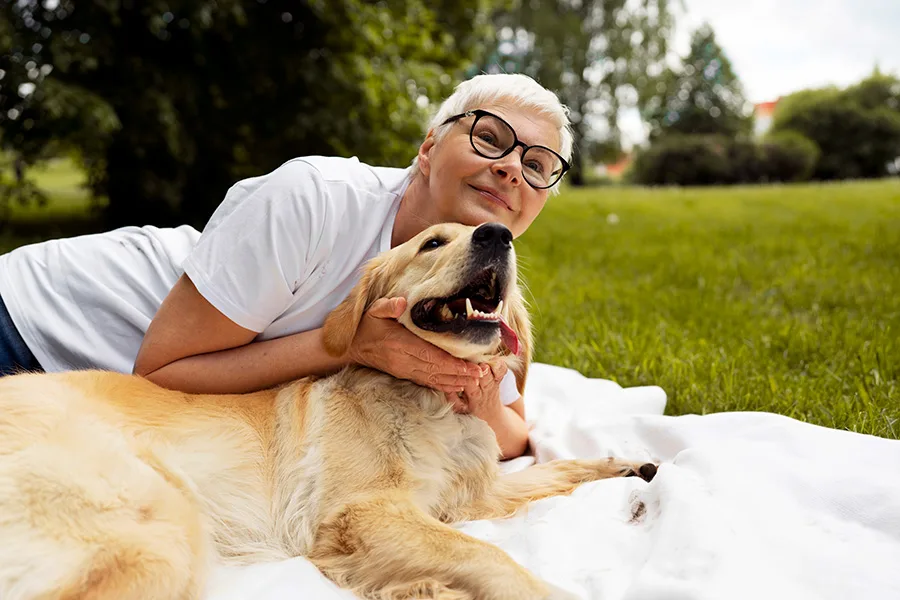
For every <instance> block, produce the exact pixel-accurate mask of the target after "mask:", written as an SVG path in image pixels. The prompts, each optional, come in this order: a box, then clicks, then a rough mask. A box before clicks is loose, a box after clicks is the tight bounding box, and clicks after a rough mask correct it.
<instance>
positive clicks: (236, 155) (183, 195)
mask: <svg viewBox="0 0 900 600" xmlns="http://www.w3.org/2000/svg"><path fill="white" fill-rule="evenodd" d="M46 6H52V7H53V8H49V9H48V8H46ZM490 8H491V6H490V3H489V2H488V1H487V0H464V1H462V2H459V1H455V2H450V1H449V0H445V1H441V2H425V1H424V0H405V1H400V0H392V1H387V2H379V3H370V2H366V1H363V0H334V1H330V2H324V1H321V0H308V1H304V2H294V1H290V0H253V1H243V0H140V1H138V0H121V1H117V2H108V1H106V0H79V1H78V2H75V1H74V0H60V1H59V2H58V3H56V5H55V6H54V5H53V3H43V2H39V1H38V0H20V1H17V2H6V3H4V6H3V8H2V10H3V12H4V15H3V18H2V19H0V22H2V23H5V25H2V26H0V55H2V59H0V69H2V70H3V71H4V72H5V78H4V79H3V80H2V81H0V85H2V89H0V94H2V96H0V130H2V131H3V132H4V133H3V139H4V141H5V142H6V143H7V144H8V145H9V146H11V147H12V148H14V149H16V150H17V151H18V152H21V153H22V154H23V155H25V156H28V157H29V158H30V157H33V156H36V155H37V153H38V152H39V151H40V149H41V148H45V147H46V143H49V141H50V140H59V141H61V142H63V143H64V144H66V145H69V146H74V147H75V148H77V150H78V154H79V155H80V156H81V157H82V158H83V159H84V160H85V162H86V163H87V164H88V166H89V167H90V170H91V175H92V177H91V185H92V187H93V190H94V192H95V193H96V194H98V195H106V196H108V198H109V216H110V218H111V220H112V222H113V224H120V223H141V224H142V223H147V222H151V223H158V224H165V223H174V222H182V221H188V222H192V223H194V224H202V223H203V222H204V221H205V219H206V218H207V217H208V215H209V213H210V212H211V210H212V209H213V208H214V207H215V206H216V205H217V204H218V202H220V201H221V198H222V197H223V195H224V193H225V191H226V190H227V188H228V186H229V185H231V184H232V183H233V182H234V181H235V180H237V179H240V178H243V177H247V176H252V175H258V174H261V173H263V172H265V171H268V170H270V169H273V168H275V167H277V166H278V165H279V164H281V163H282V162H284V161H285V160H286V159H288V158H290V157H293V156H297V155H303V154H330V155H344V156H346V155H357V156H359V157H360V159H361V160H364V161H371V162H375V163H380V164H385V165H395V166H400V165H406V164H408V163H409V161H410V159H411V158H412V156H414V153H415V148H416V146H417V144H418V143H419V142H420V141H421V140H420V138H421V136H422V133H423V131H422V126H423V123H424V120H425V117H426V111H427V106H426V104H424V103H423V100H426V99H428V98H431V99H436V98H439V97H442V96H444V95H446V94H447V93H448V92H449V91H450V90H451V88H452V84H453V81H454V80H455V79H457V78H458V76H459V75H460V74H461V72H462V70H463V69H464V68H465V67H467V66H468V65H469V64H471V62H470V61H471V59H472V58H473V57H474V56H475V55H478V54H480V45H481V43H482V40H483V39H485V37H486V35H487V34H488V32H489V20H488V19H489V16H490ZM20 83H31V84H33V85H34V86H35V88H34V89H33V91H32V92H31V93H30V94H28V95H27V96H26V97H25V98H22V97H20V96H19V95H18V94H16V93H15V92H16V90H17V89H19V85H20ZM10 110H13V111H14V112H13V113H12V117H11V116H10V113H9V111H10ZM13 117H14V118H13ZM29 123H30V125H29ZM38 130H40V131H41V132H42V133H41V134H40V135H36V134H35V132H36V131H38Z"/></svg>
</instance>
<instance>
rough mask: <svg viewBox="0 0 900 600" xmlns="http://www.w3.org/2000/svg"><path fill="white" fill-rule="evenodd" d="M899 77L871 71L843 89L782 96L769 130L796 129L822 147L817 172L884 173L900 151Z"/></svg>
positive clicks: (845, 175) (832, 175) (841, 175)
mask: <svg viewBox="0 0 900 600" xmlns="http://www.w3.org/2000/svg"><path fill="white" fill-rule="evenodd" d="M898 105H900V80H897V79H896V78H893V77H888V76H884V75H881V74H879V73H875V74H873V75H872V76H871V77H869V78H867V79H865V80H863V81H861V82H860V83H859V84H857V85H854V86H851V87H849V88H847V89H845V90H841V89H839V88H836V87H828V88H822V89H814V90H802V91H800V92H796V93H794V94H791V95H790V96H786V97H785V98H782V99H781V100H780V101H779V103H778V106H777V108H776V109H775V115H774V117H773V120H772V128H771V132H772V133H773V134H778V133H782V132H797V133H799V134H802V135H804V136H806V137H807V138H809V139H810V140H812V141H813V142H815V144H816V145H817V146H818V147H819V149H820V151H821V155H820V157H819V159H818V161H817V162H816V167H815V171H814V173H813V177H814V178H816V179H851V178H871V177H883V176H885V175H887V174H888V173H889V165H890V164H892V163H894V161H895V160H896V159H897V157H898V156H900V107H898Z"/></svg>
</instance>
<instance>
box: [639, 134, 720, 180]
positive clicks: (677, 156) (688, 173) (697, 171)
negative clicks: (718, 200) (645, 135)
mask: <svg viewBox="0 0 900 600" xmlns="http://www.w3.org/2000/svg"><path fill="white" fill-rule="evenodd" d="M727 146H728V142H727V140H723V139H721V138H717V137H712V136H677V137H676V136H673V137H668V138H665V139H663V140H661V141H659V142H656V143H654V144H653V145H652V146H650V147H649V148H647V149H646V150H643V151H641V152H640V153H638V155H637V157H636V158H635V161H634V165H633V167H632V172H631V179H632V180H633V181H634V182H635V183H639V184H643V185H715V184H720V183H724V182H726V181H727V180H728V178H729V163H728V153H727V150H728V148H727Z"/></svg>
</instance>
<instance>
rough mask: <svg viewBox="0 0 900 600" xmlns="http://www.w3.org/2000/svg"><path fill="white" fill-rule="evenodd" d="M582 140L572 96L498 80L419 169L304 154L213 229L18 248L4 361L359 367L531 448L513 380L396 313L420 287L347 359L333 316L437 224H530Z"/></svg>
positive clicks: (182, 369) (219, 383)
mask: <svg viewBox="0 0 900 600" xmlns="http://www.w3.org/2000/svg"><path fill="white" fill-rule="evenodd" d="M571 151H572V136H571V133H570V131H569V123H568V118H567V110H566V108H565V107H564V106H562V105H561V104H560V102H559V100H558V99H557V97H556V95H555V94H553V93H552V92H550V91H548V90H546V89H544V88H543V87H541V86H540V85H539V84H537V83H536V82H535V81H534V80H532V79H530V78H528V77H526V76H524V75H508V74H503V75H481V76H478V77H475V78H473V79H471V80H469V81H466V82H464V83H462V84H461V85H460V86H459V87H458V88H457V89H456V91H455V92H454V93H453V94H452V95H451V96H450V97H449V98H448V99H447V100H446V101H444V103H443V104H442V105H441V107H440V109H439V110H438V113H437V115H436V116H435V118H434V120H433V121H432V126H431V128H430V129H429V131H428V135H427V136H426V138H425V140H424V142H423V143H422V145H421V146H420V147H419V151H418V153H417V156H416V158H415V160H414V161H413V164H412V166H411V167H409V168H408V169H394V168H383V167H371V166H368V165H364V164H362V163H360V162H359V161H357V160H356V159H342V158H327V157H303V158H297V159H294V160H291V161H288V162H287V163H285V164H284V165H282V166H281V167H279V168H278V169H276V170H275V171H273V172H272V173H269V174H267V175H264V176H261V177H255V178H251V179H247V180H244V181H241V182H238V183H237V184H236V185H234V186H233V187H232V188H231V189H230V190H229V191H228V193H227V194H226V196H225V199H224V200H223V202H222V204H221V205H220V206H219V207H218V209H217V210H216V211H215V213H214V214H213V215H212V217H211V218H210V220H209V222H208V223H207V225H206V227H205V228H204V230H203V233H202V234H200V233H198V232H197V231H196V230H194V229H193V228H191V227H188V226H182V227H178V228H175V229H158V228H155V227H150V226H148V227H142V228H137V227H127V228H123V229H118V230H115V231H112V232H109V233H105V234H99V235H91V236H83V237H79V238H73V239H66V240H52V241H49V242H44V243H41V244H35V245H31V246H25V247H23V248H19V249H17V250H15V251H13V252H11V253H9V254H7V255H5V256H2V257H0V298H2V301H3V302H2V303H0V372H6V373H8V372H13V371H14V370H16V369H21V368H25V369H38V368H42V369H44V370H47V371H63V370H69V369H79V368H102V369H111V370H117V371H123V372H131V371H133V372H134V373H136V374H138V375H141V376H143V377H145V378H147V379H149V380H151V381H153V382H155V383H157V384H159V385H161V386H164V387H167V388H171V389H179V390H183V391H185V392H195V393H241V392H248V391H253V390H258V389H263V388H266V387H271V386H273V385H277V384H279V383H282V382H285V381H289V380H292V379H296V378H299V377H303V376H306V375H313V374H324V373H328V372H332V371H335V370H337V369H339V368H341V367H342V366H344V365H347V364H351V363H357V364H361V365H365V366H369V367H372V368H375V369H379V370H381V371H385V372H387V373H390V374H392V375H394V376H396V377H399V378H402V379H409V380H412V381H415V382H416V383H419V384H422V385H426V386H429V387H432V388H434V389H437V390H441V391H444V392H446V393H447V394H448V401H451V402H453V403H454V406H455V408H456V409H457V410H466V411H469V412H472V413H474V414H476V415H477V416H479V417H481V418H483V419H484V420H485V421H487V422H488V424H489V425H491V427H492V428H493V429H494V431H495V432H496V434H497V438H498V441H499V442H500V446H501V449H502V450H503V454H504V456H505V457H507V458H509V457H513V456H519V455H520V454H522V453H523V452H524V450H525V448H526V446H527V429H526V426H525V421H524V406H523V402H522V399H521V398H520V397H519V396H518V393H517V392H516V389H515V381H514V380H513V377H512V375H511V374H510V375H509V376H507V373H506V372H505V370H504V371H501V372H495V371H492V370H491V369H490V368H489V367H488V366H487V365H484V366H480V365H474V364H469V363H467V362H465V361H462V360H459V359H457V358H455V357H452V356H450V355H449V354H447V353H445V352H443V351H442V350H440V349H438V348H436V347H434V346H432V345H430V344H428V343H426V342H424V341H422V340H420V339H419V338H417V337H416V336H414V335H413V334H411V333H410V332H408V331H407V330H406V329H405V328H404V327H403V326H402V325H400V324H399V323H397V321H396V320H395V319H396V317H397V316H399V315H400V314H401V313H402V312H403V310H404V303H405V300H404V299H403V298H392V299H386V300H382V301H379V302H378V303H376V304H375V305H373V306H372V307H371V309H370V310H369V311H368V313H367V315H366V317H365V318H364V319H363V323H362V325H361V326H360V329H359V332H358V334H357V337H356V339H355V340H354V343H353V345H352V347H351V349H350V350H349V351H348V353H347V355H345V356H342V357H340V358H335V357H332V356H330V355H328V354H327V353H326V352H325V350H324V347H323V345H322V335H321V333H322V331H321V327H322V323H323V322H324V319H325V316H326V315H327V314H328V313H329V312H330V311H331V310H332V309H333V308H334V307H336V306H337V305H338V304H339V303H340V302H341V300H343V299H344V298H345V297H346V295H347V294H348V293H349V291H350V289H351V288H352V287H353V286H354V284H355V283H356V282H357V281H358V278H359V268H360V266H361V265H362V264H363V263H365V262H366V261H367V260H368V259H370V258H372V257H373V256H375V255H376V254H378V253H380V252H382V251H385V250H388V249H389V248H391V247H394V246H396V245H399V244H402V243H403V242H405V241H407V240H409V239H410V238H412V237H414V236H415V235H416V234H418V233H419V232H421V231H422V230H424V229H425V228H427V227H428V226H430V225H432V224H434V223H439V222H459V223H464V224H467V225H478V224H481V223H485V222H491V221H493V222H499V223H502V224H504V225H506V226H507V227H508V228H509V229H510V230H511V231H512V233H513V235H514V236H519V235H521V234H522V233H523V232H524V231H525V230H526V229H527V228H528V226H529V225H531V223H532V221H533V220H534V219H535V217H537V215H538V213H540V211H541V209H542V208H543V206H544V203H545V202H546V200H547V197H548V196H549V194H550V193H551V191H552V190H554V189H556V186H557V185H558V182H559V179H560V178H561V177H562V175H563V173H564V172H565V171H566V170H567V169H568V164H567V162H566V160H567V159H568V158H569V157H570V155H571ZM4 305H5V309H4ZM251 342H252V343H251ZM501 369H502V367H501Z"/></svg>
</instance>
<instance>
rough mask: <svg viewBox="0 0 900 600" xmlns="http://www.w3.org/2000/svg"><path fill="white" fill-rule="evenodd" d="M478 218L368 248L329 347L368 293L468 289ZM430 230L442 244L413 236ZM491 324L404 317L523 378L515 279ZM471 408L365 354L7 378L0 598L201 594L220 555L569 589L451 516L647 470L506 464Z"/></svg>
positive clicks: (404, 579) (394, 584)
mask: <svg viewBox="0 0 900 600" xmlns="http://www.w3.org/2000/svg"><path fill="white" fill-rule="evenodd" d="M472 236H473V228H471V227H463V226H460V225H440V226H435V227H433V228H431V229H429V230H428V231H426V232H423V233H422V234H421V235H419V236H417V237H416V238H414V239H413V240H411V241H410V242H408V243H406V244H403V245H401V246H399V247H397V248H395V249H393V250H391V251H390V252H387V253H385V254H383V255H381V256H379V257H377V258H376V259H375V260H373V261H372V262H371V263H370V264H369V265H368V266H367V269H366V272H365V274H364V277H363V278H362V280H361V281H360V283H359V285H357V286H356V288H355V289H354V291H353V293H352V294H351V296H350V297H349V298H348V299H347V300H346V301H345V302H344V303H343V304H342V305H341V306H339V307H338V308H337V309H335V311H334V312H333V313H332V314H331V315H330V316H329V319H328V321H327V322H326V327H325V336H326V340H327V342H326V344H327V346H328V347H329V350H330V351H332V352H334V353H338V354H339V353H341V352H343V351H344V350H345V349H346V348H347V347H348V345H349V344H350V342H351V340H352V338H353V336H354V334H355V331H356V328H357V325H358V323H359V321H360V319H361V318H362V316H363V313H364V311H365V309H366V308H367V307H368V306H369V305H370V304H371V303H372V302H373V301H374V300H376V299H378V298H381V297H388V296H397V295H403V296H405V297H406V298H408V300H409V307H413V306H414V305H415V303H416V302H419V301H421V300H422V299H425V298H442V297H447V296H449V295H451V294H453V293H454V292H456V291H458V290H460V289H461V288H462V287H463V286H464V285H465V283H466V282H465V280H464V278H465V277H466V276H468V275H467V274H470V272H471V265H472V264H473V261H474V260H475V259H476V258H477V256H475V255H476V254H477V252H476V250H475V249H474V248H475V246H474V243H473V240H472ZM435 237H437V238H439V239H440V240H441V241H442V242H445V243H444V244H443V245H442V246H440V247H439V248H434V249H429V250H427V251H421V250H420V248H421V246H422V244H423V242H425V241H427V240H429V239H432V238H435ZM509 252H510V254H511V258H510V259H509V261H508V262H509V266H508V269H509V273H508V274H509V276H510V281H511V282H512V283H510V284H509V285H507V287H506V289H504V290H503V299H504V309H503V313H504V316H505V318H506V321H507V322H508V323H510V324H511V325H512V327H513V329H515V330H516V331H517V333H518V336H519V339H520V342H521V345H522V352H521V353H520V356H518V357H516V356H513V355H511V354H510V353H508V352H505V351H504V350H503V349H502V345H501V343H500V339H499V335H494V336H492V337H491V338H490V339H489V340H487V341H486V342H485V341H482V342H480V343H475V342H473V341H472V340H471V339H465V337H466V336H462V335H456V334H453V333H435V332H433V331H426V330H423V329H420V328H419V327H418V326H417V325H416V324H415V323H414V322H413V319H412V317H411V314H410V313H411V311H410V309H409V308H408V309H407V311H406V313H405V314H404V315H403V316H402V317H401V319H400V320H401V322H402V323H404V324H405V325H406V326H407V327H408V328H409V329H410V330H411V331H413V332H415V333H416V334H418V335H420V336H421V337H423V338H425V339H427V340H429V341H431V342H433V343H434V344H436V345H438V346H440V347H442V348H445V349H446V350H448V351H450V352H451V353H453V354H455V355H457V356H460V357H464V358H467V359H471V360H475V361H487V360H506V361H508V362H509V364H510V367H511V368H512V369H513V370H514V372H515V373H516V374H517V379H518V382H519V386H520V389H522V386H524V381H525V376H526V369H527V365H528V360H529V357H530V352H531V337H530V332H529V325H528V316H527V312H526V310H525V305H524V303H523V302H522V298H521V296H520V293H519V290H518V287H517V286H516V285H515V257H514V254H512V250H510V251H509ZM498 456H499V448H498V446H497V442H496V439H495V437H494V435H493V432H492V431H491V429H490V428H489V427H488V426H487V424H485V423H484V422H483V421H481V420H480V419H477V418H476V417H473V416H470V415H461V414H456V413H454V412H452V411H451V409H450V406H449V405H448V404H447V402H446V401H445V399H444V398H443V395H442V394H439V393H437V392H434V391H431V390H429V389H426V388H423V387H419V386H417V385H415V384H413V383H411V382H408V381H401V380H397V379H394V378H393V377H391V376H389V375H386V374H383V373H379V372H376V371H373V370H370V369H365V368H361V367H348V368H346V369H344V370H342V371H340V372H339V373H337V374H334V375H332V376H330V377H325V378H305V379H301V380H299V381H295V382H292V383H290V384H287V385H284V386H280V387H278V388H276V389H272V390H267V391H262V392H258V393H254V394H245V395H233V396H230V395H219V396H206V395H194V394H184V393H179V392H174V391H170V390H166V389H163V388H161V387H158V386H156V385H154V384H153V383H150V382H148V381H146V380H144V379H142V378H140V377H137V376H129V375H121V374H114V373H107V372H98V371H83V372H70V373H60V374H22V375H17V376H13V377H6V378H2V379H0V540H2V544H0V598H4V599H5V600H23V599H41V600H56V599H66V600H75V599H79V600H88V599H90V600H128V599H137V598H152V599H184V600H188V599H195V598H200V597H202V595H203V590H204V585H205V580H206V575H207V573H208V570H209V568H210V566H211V564H213V563H232V564H234V563H243V564H246V563H250V562H257V561H274V560H279V559H283V558H286V557H291V556H298V555H299V556H306V557H308V558H309V559H310V560H311V561H312V562H313V563H315V564H316V565H317V566H318V567H319V568H320V569H321V570H322V571H323V572H324V573H325V574H326V575H327V576H329V577H330V578H332V579H333V580H334V581H336V582H337V583H339V584H340V585H343V586H346V587H349V588H351V589H353V590H354V591H355V592H356V593H357V594H359V595H361V596H364V597H390V598H412V597H434V598H479V599H497V600H500V599H509V600H525V599H532V598H534V599H538V598H565V597H568V595H567V594H566V593H565V592H563V591H561V590H558V589H555V588H553V587H552V586H549V585H547V584H546V583H544V582H542V581H541V580H539V579H538V578H536V577H534V576H533V575H531V574H530V573H529V572H528V571H527V570H526V569H524V568H522V567H521V566H519V565H518V564H517V563H515V562H514V561H513V560H512V559H511V558H510V557H509V556H508V555H507V554H506V553H504V552H503V551H501V550H500V549H499V548H496V547H494V546H492V545H489V544H486V543H483V542H481V541H478V540H476V539H473V538H470V537H468V536H466V535H464V534H462V533H460V532H459V531H457V530H455V529H453V528H451V527H450V526H448V525H447V524H448V523H452V522H456V521H460V520H466V519H485V518H493V517H500V516H504V515H509V514H511V513H513V512H515V511H516V510H517V509H519V508H520V507H522V506H523V505H525V504H526V503H527V502H529V501H531V500H535V499H538V498H543V497H547V496H551V495H555V494H566V493H569V492H571V491H572V490H573V489H574V488H575V487H577V486H578V485H579V484H580V483H582V482H585V481H591V480H596V479H601V478H604V477H614V476H623V475H635V474H638V475H641V476H643V477H645V478H647V479H649V478H651V477H652V475H653V472H655V468H653V467H652V465H644V467H643V469H641V465H640V464H638V463H632V462H627V461H619V460H614V459H603V460H573V461H556V462H552V463H548V464H543V465H539V466H535V467H532V468H530V469H527V470H525V471H522V472H519V473H515V474H512V475H507V476H500V475H499V471H498V465H497V458H498Z"/></svg>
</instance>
